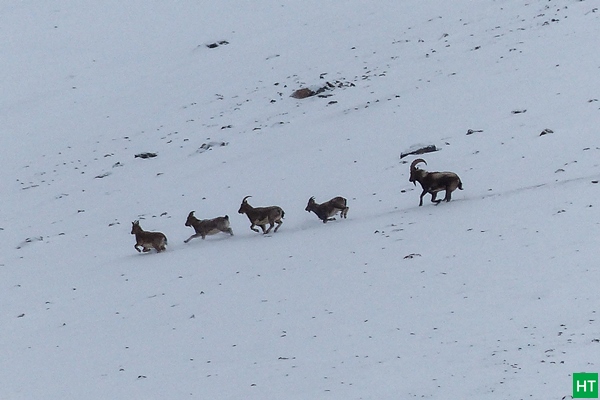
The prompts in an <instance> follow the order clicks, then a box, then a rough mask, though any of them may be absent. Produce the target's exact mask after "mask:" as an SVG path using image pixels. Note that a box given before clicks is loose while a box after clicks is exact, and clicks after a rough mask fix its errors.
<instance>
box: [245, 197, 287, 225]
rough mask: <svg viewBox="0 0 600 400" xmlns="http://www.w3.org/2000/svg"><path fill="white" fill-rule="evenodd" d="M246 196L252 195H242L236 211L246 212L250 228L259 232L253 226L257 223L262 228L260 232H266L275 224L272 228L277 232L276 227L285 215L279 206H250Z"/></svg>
mask: <svg viewBox="0 0 600 400" xmlns="http://www.w3.org/2000/svg"><path fill="white" fill-rule="evenodd" d="M248 197H252V196H246V197H244V199H243V200H242V205H241V206H240V209H239V210H238V213H240V214H246V215H247V216H248V219H249V220H250V229H252V230H253V231H254V232H259V230H258V229H256V228H255V226H256V225H258V226H260V228H261V229H262V232H263V233H264V234H266V233H269V232H271V229H272V228H273V226H275V224H277V226H276V227H275V230H274V232H277V229H279V227H280V226H281V224H283V221H282V220H281V219H282V218H283V216H284V215H285V213H284V212H283V210H282V209H281V207H279V206H270V207H252V206H251V205H250V204H248V202H247V199H248ZM266 224H269V229H265V225H266Z"/></svg>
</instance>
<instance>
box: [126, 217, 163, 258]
mask: <svg viewBox="0 0 600 400" xmlns="http://www.w3.org/2000/svg"><path fill="white" fill-rule="evenodd" d="M131 224H132V226H131V234H132V235H135V245H134V246H133V247H134V248H135V249H136V250H137V251H138V252H140V253H141V252H142V251H143V252H144V253H146V252H148V251H150V250H152V248H154V249H155V250H156V251H157V252H158V253H160V252H161V251H163V250H166V249H167V247H166V246H167V237H166V236H165V235H164V233H162V232H146V231H145V230H143V229H142V227H141V226H140V221H133V222H132V223H131ZM139 247H141V248H142V250H140V249H139Z"/></svg>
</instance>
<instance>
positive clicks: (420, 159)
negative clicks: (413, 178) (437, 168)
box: [410, 158, 427, 171]
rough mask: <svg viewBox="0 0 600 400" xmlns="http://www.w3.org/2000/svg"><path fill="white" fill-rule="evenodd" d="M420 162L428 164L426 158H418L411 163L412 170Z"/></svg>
mask: <svg viewBox="0 0 600 400" xmlns="http://www.w3.org/2000/svg"><path fill="white" fill-rule="evenodd" d="M418 163H425V165H427V162H426V161H425V160H423V159H422V158H417V159H416V160H414V161H413V162H412V163H411V164H410V170H411V171H412V170H414V169H415V167H416V166H417V164H418Z"/></svg>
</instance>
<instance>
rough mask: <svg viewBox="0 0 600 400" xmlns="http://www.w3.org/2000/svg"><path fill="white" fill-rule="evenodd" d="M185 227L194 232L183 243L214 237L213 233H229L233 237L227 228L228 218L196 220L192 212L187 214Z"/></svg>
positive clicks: (226, 216)
mask: <svg viewBox="0 0 600 400" xmlns="http://www.w3.org/2000/svg"><path fill="white" fill-rule="evenodd" d="M185 226H191V227H192V228H194V230H195V231H196V234H195V235H192V236H190V237H189V238H187V239H186V240H184V241H183V242H184V243H187V242H189V241H190V240H192V239H193V238H197V237H202V239H204V238H206V236H208V235H214V234H215V233H219V232H224V233H229V234H230V235H231V236H233V231H232V230H231V228H230V227H229V216H228V215H225V216H224V217H217V218H213V219H198V218H196V217H195V216H194V211H192V212H190V213H189V214H188V217H187V220H186V221H185Z"/></svg>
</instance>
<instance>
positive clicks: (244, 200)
mask: <svg viewBox="0 0 600 400" xmlns="http://www.w3.org/2000/svg"><path fill="white" fill-rule="evenodd" d="M248 197H252V196H246V197H244V199H243V200H242V203H245V202H246V199H247V198H248Z"/></svg>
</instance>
